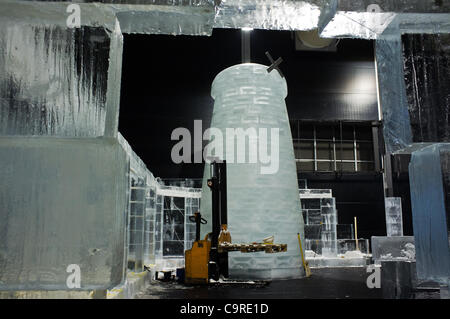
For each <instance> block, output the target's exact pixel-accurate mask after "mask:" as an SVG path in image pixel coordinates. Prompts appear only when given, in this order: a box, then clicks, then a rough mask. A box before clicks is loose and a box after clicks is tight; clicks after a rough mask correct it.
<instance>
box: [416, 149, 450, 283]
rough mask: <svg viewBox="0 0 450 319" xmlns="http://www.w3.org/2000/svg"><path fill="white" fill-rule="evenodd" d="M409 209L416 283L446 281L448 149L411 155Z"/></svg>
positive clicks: (449, 270)
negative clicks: (412, 230)
mask: <svg viewBox="0 0 450 319" xmlns="http://www.w3.org/2000/svg"><path fill="white" fill-rule="evenodd" d="M409 178H410V187H411V206H412V213H413V227H414V239H415V246H416V259H417V276H418V278H419V279H424V280H433V281H438V282H441V283H444V284H447V283H448V280H449V278H450V207H449V200H450V198H449V190H450V145H449V144H434V145H432V146H428V147H425V148H423V149H421V150H418V151H415V152H413V153H412V157H411V162H410V164H409Z"/></svg>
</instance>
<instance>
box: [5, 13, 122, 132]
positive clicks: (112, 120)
mask: <svg viewBox="0 0 450 319" xmlns="http://www.w3.org/2000/svg"><path fill="white" fill-rule="evenodd" d="M116 31H117V30H116ZM116 31H115V32H110V31H107V30H106V29H104V28H100V27H99V28H95V27H84V26H83V27H81V28H76V29H69V28H65V27H61V26H57V25H54V26H44V25H39V26H37V25H35V26H33V25H26V24H19V23H12V22H7V21H3V22H1V23H0V134H1V135H54V136H77V137H81V136H83V137H96V136H103V135H104V134H105V133H106V135H111V134H114V133H115V134H117V114H118V103H119V93H120V67H121V66H120V63H119V62H121V52H122V35H121V34H120V31H118V32H116ZM117 72H118V73H117ZM108 105H110V107H109V110H108V112H110V111H111V112H110V114H108V115H107V113H108V112H107V109H108ZM116 113H117V114H116ZM106 125H107V126H108V127H107V128H105V126H106ZM105 131H106V132H105Z"/></svg>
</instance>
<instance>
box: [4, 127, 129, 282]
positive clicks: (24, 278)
mask: <svg viewBox="0 0 450 319" xmlns="http://www.w3.org/2000/svg"><path fill="white" fill-rule="evenodd" d="M0 163H1V169H0V180H1V183H0V220H1V223H0V290H21V289H26V290H28V289H36V290H43V289H48V290H55V289H61V290H67V289H69V287H68V286H67V285H66V280H67V279H68V276H69V275H70V274H71V272H72V271H73V269H72V270H70V272H69V271H68V266H69V265H77V266H78V267H79V269H80V279H81V286H80V289H82V290H89V289H107V288H111V287H113V286H115V285H118V284H120V283H121V281H122V280H123V279H124V259H125V255H124V254H125V250H124V247H125V216H126V214H125V212H126V205H127V202H128V199H127V189H128V178H127V171H128V160H127V156H126V153H125V152H124V151H123V149H122V147H121V146H120V145H119V143H118V142H117V141H116V140H115V139H106V138H102V139H98V138H83V139H80V138H76V139H73V138H57V137H18V136H14V137H0ZM105 163H107V165H105Z"/></svg>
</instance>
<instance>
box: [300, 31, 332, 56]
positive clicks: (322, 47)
mask: <svg viewBox="0 0 450 319" xmlns="http://www.w3.org/2000/svg"><path fill="white" fill-rule="evenodd" d="M295 35H296V37H295V47H296V49H297V50H298V51H336V46H337V41H336V39H326V38H321V37H320V34H319V30H318V29H314V30H310V31H296V32H295Z"/></svg>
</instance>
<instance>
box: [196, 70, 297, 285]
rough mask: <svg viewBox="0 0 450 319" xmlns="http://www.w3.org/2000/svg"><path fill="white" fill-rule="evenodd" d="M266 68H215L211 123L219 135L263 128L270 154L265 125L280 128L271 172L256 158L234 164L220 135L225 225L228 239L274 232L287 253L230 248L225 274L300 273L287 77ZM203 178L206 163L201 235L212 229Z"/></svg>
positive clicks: (266, 275) (238, 240)
mask: <svg viewBox="0 0 450 319" xmlns="http://www.w3.org/2000/svg"><path fill="white" fill-rule="evenodd" d="M267 68H268V67H267V66H265V65H260V64H250V63H249V64H240V65H236V66H232V67H230V68H228V69H226V70H224V71H222V72H221V73H219V74H218V75H217V76H216V78H215V79H214V82H213V84H212V91H211V95H212V97H213V98H214V100H215V104H214V112H213V118H212V124H211V127H214V128H217V129H219V130H220V131H221V132H224V136H225V135H226V134H225V132H226V128H242V129H243V130H247V129H251V128H254V129H255V130H256V131H258V129H259V128H267V129H268V134H267V135H268V141H269V143H268V147H267V148H268V152H269V154H271V153H272V154H273V153H274V152H276V148H275V139H274V137H272V136H271V133H270V129H271V128H278V129H279V169H278V171H276V172H275V173H273V174H262V173H261V168H262V167H263V166H267V164H262V163H261V162H260V161H259V160H257V161H256V162H255V163H249V160H247V162H245V163H236V162H237V157H236V153H237V152H232V151H231V148H232V145H233V144H232V143H231V139H232V136H231V138H230V137H229V136H228V135H227V138H226V139H227V141H225V138H224V141H225V142H224V150H226V151H225V154H223V156H224V157H225V158H226V160H227V184H228V194H227V196H228V227H229V230H230V232H231V237H232V240H233V242H234V243H252V242H261V241H262V240H263V238H265V237H268V236H272V235H274V236H275V242H276V243H285V244H287V245H288V251H287V252H284V253H277V254H265V253H264V252H258V253H250V254H243V253H240V252H233V253H230V254H229V274H230V277H234V278H261V279H269V278H291V277H301V276H303V272H304V271H303V269H302V266H301V258H300V249H299V244H298V240H297V233H300V234H302V237H303V220H302V217H301V214H299V211H300V199H299V194H298V183H297V174H296V167H295V161H294V151H293V145H292V137H291V131H290V127H289V122H288V115H287V111H286V105H285V102H284V99H285V97H286V95H287V88H286V81H285V80H284V79H283V78H281V76H280V75H279V74H278V72H277V71H272V72H270V73H268V72H267ZM244 138H245V137H244ZM228 139H229V140H228ZM236 141H237V139H236ZM249 141H250V143H251V145H253V146H255V145H256V144H257V143H259V142H261V141H263V139H262V135H260V136H259V137H258V136H256V137H255V136H253V137H252V138H250V139H249ZM237 143H239V142H237ZM249 145H250V144H249V143H248V142H246V154H245V155H246V156H248V155H249V153H250V152H249ZM233 153H234V155H233ZM213 155H214V154H213ZM215 155H216V156H217V155H218V154H217V153H216V154H215ZM258 158H259V157H258ZM272 159H273V157H272ZM208 178H210V166H209V165H208V164H205V172H204V176H203V190H202V201H201V213H202V214H203V215H204V217H205V218H206V219H207V221H208V224H207V225H202V226H203V228H202V233H203V236H204V235H205V233H208V232H210V231H211V223H212V218H211V191H210V189H209V188H208V187H207V185H206V180H207V179H208Z"/></svg>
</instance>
